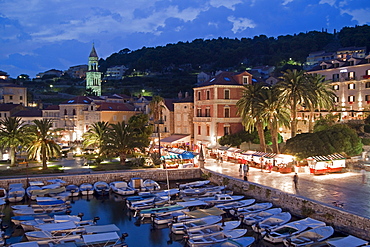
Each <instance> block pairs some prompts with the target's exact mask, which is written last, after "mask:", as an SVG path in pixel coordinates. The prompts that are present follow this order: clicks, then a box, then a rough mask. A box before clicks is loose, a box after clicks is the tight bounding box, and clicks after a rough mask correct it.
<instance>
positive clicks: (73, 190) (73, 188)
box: [66, 184, 80, 197]
mask: <svg viewBox="0 0 370 247" xmlns="http://www.w3.org/2000/svg"><path fill="white" fill-rule="evenodd" d="M79 194H80V188H79V187H78V186H77V185H75V184H69V185H67V186H66V195H67V196H72V197H75V196H78V195H79Z"/></svg>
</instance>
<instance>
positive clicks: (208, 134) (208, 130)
mask: <svg viewBox="0 0 370 247" xmlns="http://www.w3.org/2000/svg"><path fill="white" fill-rule="evenodd" d="M210 132H211V131H210V128H209V126H208V125H207V136H210Z"/></svg>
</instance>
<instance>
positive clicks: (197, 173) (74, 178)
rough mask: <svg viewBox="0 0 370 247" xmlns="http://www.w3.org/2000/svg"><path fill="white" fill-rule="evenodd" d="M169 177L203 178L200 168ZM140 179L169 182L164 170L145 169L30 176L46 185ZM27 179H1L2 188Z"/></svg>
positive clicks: (175, 171)
mask: <svg viewBox="0 0 370 247" xmlns="http://www.w3.org/2000/svg"><path fill="white" fill-rule="evenodd" d="M167 171H168V177H169V180H170V181H176V180H185V179H199V178H200V177H201V174H202V172H201V170H200V169H198V168H191V169H168V170H167ZM135 177H139V178H142V179H147V178H150V179H153V180H155V181H167V176H166V170H162V169H145V170H132V171H127V170H125V171H111V172H93V173H89V174H63V175H60V174H58V175H49V176H30V177H29V181H43V182H44V183H46V181H47V180H50V179H56V178H59V179H62V180H64V181H66V182H67V184H77V185H80V184H82V183H95V182H97V181H105V182H107V183H110V182H113V181H126V182H128V181H129V180H130V179H131V178H135ZM26 182H27V179H26V178H25V177H22V178H16V177H14V178H12V177H8V178H3V179H0V187H4V188H6V189H7V188H8V186H9V184H11V183H23V185H24V186H25V187H26Z"/></svg>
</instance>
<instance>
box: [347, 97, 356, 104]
mask: <svg viewBox="0 0 370 247" xmlns="http://www.w3.org/2000/svg"><path fill="white" fill-rule="evenodd" d="M348 102H350V103H351V102H355V96H353V95H350V96H348Z"/></svg>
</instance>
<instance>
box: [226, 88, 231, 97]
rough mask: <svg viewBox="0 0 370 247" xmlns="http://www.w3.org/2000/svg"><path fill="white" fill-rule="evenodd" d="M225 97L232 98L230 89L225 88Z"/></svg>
mask: <svg viewBox="0 0 370 247" xmlns="http://www.w3.org/2000/svg"><path fill="white" fill-rule="evenodd" d="M225 99H230V90H229V89H225Z"/></svg>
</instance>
